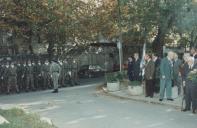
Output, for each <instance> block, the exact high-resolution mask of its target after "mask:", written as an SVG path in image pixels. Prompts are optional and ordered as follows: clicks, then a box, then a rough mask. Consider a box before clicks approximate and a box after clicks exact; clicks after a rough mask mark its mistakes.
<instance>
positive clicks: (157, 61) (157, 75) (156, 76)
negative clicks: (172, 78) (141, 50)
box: [152, 54, 161, 93]
mask: <svg viewBox="0 0 197 128" xmlns="http://www.w3.org/2000/svg"><path fill="white" fill-rule="evenodd" d="M152 60H153V62H154V63H155V72H154V79H153V84H154V87H155V89H154V91H155V92H156V93H158V92H159V83H160V63H161V59H160V58H159V57H158V55H156V54H152Z"/></svg>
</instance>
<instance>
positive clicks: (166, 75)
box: [159, 51, 174, 101]
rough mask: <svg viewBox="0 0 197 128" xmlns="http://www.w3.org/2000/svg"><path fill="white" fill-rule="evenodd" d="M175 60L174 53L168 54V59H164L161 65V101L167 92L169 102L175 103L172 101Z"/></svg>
mask: <svg viewBox="0 0 197 128" xmlns="http://www.w3.org/2000/svg"><path fill="white" fill-rule="evenodd" d="M173 58H174V53H173V52H171V51H170V52H168V55H167V57H165V58H163V59H162V61H161V65H160V99H159V101H162V100H163V98H164V93H165V90H166V96H167V100H170V101H173V99H172V80H173V61H172V60H173Z"/></svg>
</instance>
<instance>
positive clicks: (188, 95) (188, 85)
mask: <svg viewBox="0 0 197 128" xmlns="http://www.w3.org/2000/svg"><path fill="white" fill-rule="evenodd" d="M193 70H197V64H195V63H194V59H193V57H188V59H187V62H186V63H185V65H184V71H183V76H182V77H183V86H184V88H185V101H186V106H185V109H184V110H183V111H190V109H191V104H192V110H193V111H192V112H193V113H196V111H197V85H194V83H193V82H192V81H191V80H190V79H189V78H188V75H189V73H190V72H191V71H193Z"/></svg>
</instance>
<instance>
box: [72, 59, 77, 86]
mask: <svg viewBox="0 0 197 128" xmlns="http://www.w3.org/2000/svg"><path fill="white" fill-rule="evenodd" d="M77 72H78V64H77V61H76V60H74V59H73V64H72V73H71V77H72V84H73V85H78V83H77V81H78V74H77Z"/></svg>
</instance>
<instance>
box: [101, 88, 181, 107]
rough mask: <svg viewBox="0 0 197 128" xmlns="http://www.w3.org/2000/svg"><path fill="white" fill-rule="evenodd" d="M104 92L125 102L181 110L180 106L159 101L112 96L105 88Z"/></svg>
mask: <svg viewBox="0 0 197 128" xmlns="http://www.w3.org/2000/svg"><path fill="white" fill-rule="evenodd" d="M102 91H103V92H104V94H105V95H107V96H112V97H114V98H119V99H123V100H132V101H136V102H142V103H149V104H155V105H162V106H169V107H173V108H175V109H181V106H180V105H172V104H166V103H164V102H159V101H158V102H156V101H148V100H143V99H136V98H132V97H124V96H120V95H116V94H112V93H110V92H108V91H107V90H106V89H105V88H104V87H102Z"/></svg>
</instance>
